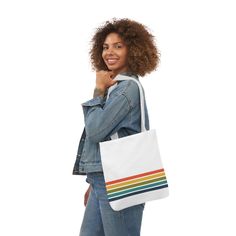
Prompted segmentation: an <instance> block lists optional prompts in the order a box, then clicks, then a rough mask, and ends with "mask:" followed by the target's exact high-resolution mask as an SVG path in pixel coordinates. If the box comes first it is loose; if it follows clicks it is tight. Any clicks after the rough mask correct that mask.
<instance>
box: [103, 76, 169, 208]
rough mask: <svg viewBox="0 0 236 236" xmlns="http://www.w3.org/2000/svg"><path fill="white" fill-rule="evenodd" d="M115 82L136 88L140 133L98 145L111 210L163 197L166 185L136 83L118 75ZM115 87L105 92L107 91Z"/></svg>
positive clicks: (116, 135) (114, 137) (141, 93)
mask: <svg viewBox="0 0 236 236" xmlns="http://www.w3.org/2000/svg"><path fill="white" fill-rule="evenodd" d="M115 80H117V81H121V80H133V81H135V82H136V83H137V84H138V86H139V92H140V104H141V132H140V133H137V134H133V135H129V136H126V137H122V138H118V134H117V133H116V134H114V135H112V136H111V139H112V140H109V141H104V142H100V143H99V145H100V154H101V161H102V167H103V174H104V178H105V184H106V191H107V197H108V200H109V203H110V205H111V207H112V209H113V210H115V211H119V210H122V209H124V208H127V207H130V206H134V205H137V204H141V203H144V202H147V201H151V200H156V199H160V198H164V197H167V196H168V195H169V188H168V183H167V179H166V175H165V171H164V168H163V165H162V161H161V157H160V152H159V147H158V142H157V135H156V130H154V129H150V130H146V128H145V111H144V95H143V90H142V87H141V84H140V82H139V81H138V80H136V79H134V78H131V77H128V76H124V75H118V76H117V77H116V78H115ZM116 85H117V84H115V85H113V86H112V87H110V88H109V90H108V95H107V99H108V97H109V94H110V92H111V91H112V90H113V89H114V88H115V86H116Z"/></svg>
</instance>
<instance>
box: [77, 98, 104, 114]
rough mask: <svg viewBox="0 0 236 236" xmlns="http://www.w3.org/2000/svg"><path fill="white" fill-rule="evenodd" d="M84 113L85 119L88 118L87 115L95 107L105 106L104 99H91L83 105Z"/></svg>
mask: <svg viewBox="0 0 236 236" xmlns="http://www.w3.org/2000/svg"><path fill="white" fill-rule="evenodd" d="M81 105H82V108H83V112H84V117H86V115H87V113H88V112H89V111H90V110H91V109H93V107H96V106H100V107H102V106H103V105H104V97H102V96H98V97H95V98H93V99H90V100H88V101H86V102H84V103H82V104H81Z"/></svg>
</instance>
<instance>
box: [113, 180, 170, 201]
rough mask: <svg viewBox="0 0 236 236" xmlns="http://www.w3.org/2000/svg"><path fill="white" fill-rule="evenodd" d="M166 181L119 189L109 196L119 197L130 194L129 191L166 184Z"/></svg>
mask: <svg viewBox="0 0 236 236" xmlns="http://www.w3.org/2000/svg"><path fill="white" fill-rule="evenodd" d="M166 183H167V181H166V180H165V181H161V182H156V183H154V184H148V185H144V186H140V187H136V188H131V189H128V190H125V191H119V192H117V193H113V194H108V198H109V199H110V198H113V197H117V196H119V195H123V194H128V193H131V192H135V191H138V190H141V189H146V188H151V187H154V186H159V185H162V184H166Z"/></svg>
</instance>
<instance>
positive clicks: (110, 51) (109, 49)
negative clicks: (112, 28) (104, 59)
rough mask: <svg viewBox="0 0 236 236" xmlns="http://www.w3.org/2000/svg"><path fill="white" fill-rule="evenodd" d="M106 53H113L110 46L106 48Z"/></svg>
mask: <svg viewBox="0 0 236 236" xmlns="http://www.w3.org/2000/svg"><path fill="white" fill-rule="evenodd" d="M106 53H107V54H108V55H112V54H113V53H114V51H113V49H112V48H108V49H107V50H106Z"/></svg>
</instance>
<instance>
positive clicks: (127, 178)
mask: <svg viewBox="0 0 236 236" xmlns="http://www.w3.org/2000/svg"><path fill="white" fill-rule="evenodd" d="M162 171H164V169H160V170H154V171H150V172H146V173H142V174H138V175H133V176H129V177H126V178H122V179H117V180H113V181H109V182H106V185H109V184H115V183H119V182H122V181H125V180H130V179H135V178H138V177H142V176H146V175H151V174H154V173H159V172H162Z"/></svg>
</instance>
